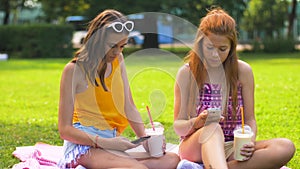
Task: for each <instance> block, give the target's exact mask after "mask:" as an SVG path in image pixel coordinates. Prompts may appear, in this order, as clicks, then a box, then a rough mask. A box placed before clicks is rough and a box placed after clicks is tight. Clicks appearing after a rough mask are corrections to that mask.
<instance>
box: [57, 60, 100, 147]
mask: <svg viewBox="0 0 300 169" xmlns="http://www.w3.org/2000/svg"><path fill="white" fill-rule="evenodd" d="M75 70H76V73H78V72H79V71H77V69H76V65H75V64H74V63H68V64H67V65H66V66H65V68H64V70H63V73H62V77H61V83H60V99H59V110H58V130H59V134H60V137H61V138H62V139H64V140H68V141H70V142H73V143H76V144H82V145H90V146H93V145H94V141H95V138H94V137H92V136H91V135H88V134H86V133H85V132H83V131H80V130H78V129H76V128H74V127H73V125H72V119H73V111H74V97H75V93H76V86H77V84H78V79H74V77H79V76H80V75H78V74H76V76H74V73H75Z"/></svg>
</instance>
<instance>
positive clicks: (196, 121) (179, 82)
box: [174, 66, 204, 136]
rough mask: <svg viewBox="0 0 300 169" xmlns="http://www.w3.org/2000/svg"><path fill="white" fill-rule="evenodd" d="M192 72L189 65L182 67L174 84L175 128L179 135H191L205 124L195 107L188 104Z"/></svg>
mask: <svg viewBox="0 0 300 169" xmlns="http://www.w3.org/2000/svg"><path fill="white" fill-rule="evenodd" d="M190 73H191V72H190V69H189V68H188V67H187V66H183V67H181V68H180V69H179V71H178V73H177V77H176V83H175V86H174V130H175V132H176V134H177V135H179V136H186V135H189V134H191V133H193V132H195V131H196V130H197V129H198V128H201V127H202V126H203V125H204V123H201V122H200V119H201V116H198V117H196V114H195V112H194V110H193V108H190V107H189V106H188V105H189V91H190V88H191V78H190V76H191V75H190ZM197 90H198V88H196V89H195V91H194V92H195V93H197V94H198V92H197ZM189 115H190V117H191V118H190V119H189ZM203 122H204V121H203Z"/></svg>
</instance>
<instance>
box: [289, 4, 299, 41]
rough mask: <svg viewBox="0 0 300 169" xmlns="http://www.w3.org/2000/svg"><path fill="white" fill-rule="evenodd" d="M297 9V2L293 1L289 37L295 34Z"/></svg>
mask: <svg viewBox="0 0 300 169" xmlns="http://www.w3.org/2000/svg"><path fill="white" fill-rule="evenodd" d="M296 8H297V0H293V2H292V11H291V13H290V14H289V26H288V36H289V37H291V36H292V34H293V26H294V20H295V18H296Z"/></svg>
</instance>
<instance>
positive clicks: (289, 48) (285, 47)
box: [263, 38, 296, 53]
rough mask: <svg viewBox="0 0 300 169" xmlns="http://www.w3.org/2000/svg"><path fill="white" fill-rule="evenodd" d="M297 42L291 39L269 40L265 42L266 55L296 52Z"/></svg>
mask: <svg viewBox="0 0 300 169" xmlns="http://www.w3.org/2000/svg"><path fill="white" fill-rule="evenodd" d="M295 44H296V43H295V41H294V40H293V39H291V38H286V39H284V38H278V39H273V38H267V39H265V40H264V41H263V46H264V47H263V51H264V52H266V53H287V52H293V51H295V50H296V49H295Z"/></svg>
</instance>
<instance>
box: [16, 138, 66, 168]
mask: <svg viewBox="0 0 300 169" xmlns="http://www.w3.org/2000/svg"><path fill="white" fill-rule="evenodd" d="M13 155H14V156H15V157H17V158H19V159H20V161H21V162H20V163H18V164H15V165H14V166H13V169H42V168H43V169H58V167H57V166H56V164H57V163H58V162H59V160H60V159H61V157H62V146H53V145H49V144H45V143H37V144H35V145H34V146H25V147H17V148H16V150H15V151H14V152H13Z"/></svg>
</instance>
